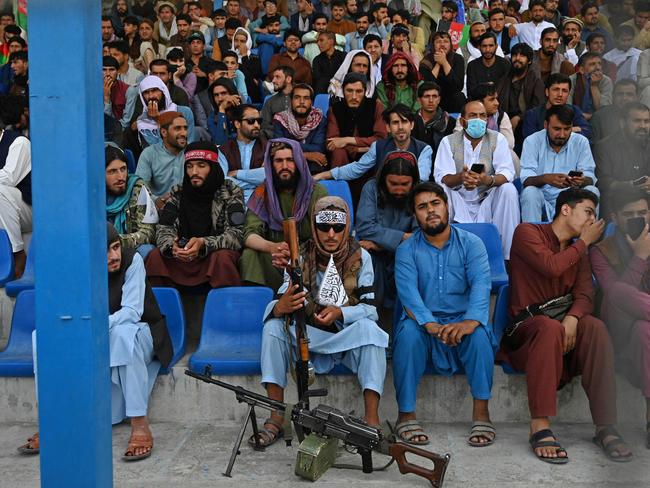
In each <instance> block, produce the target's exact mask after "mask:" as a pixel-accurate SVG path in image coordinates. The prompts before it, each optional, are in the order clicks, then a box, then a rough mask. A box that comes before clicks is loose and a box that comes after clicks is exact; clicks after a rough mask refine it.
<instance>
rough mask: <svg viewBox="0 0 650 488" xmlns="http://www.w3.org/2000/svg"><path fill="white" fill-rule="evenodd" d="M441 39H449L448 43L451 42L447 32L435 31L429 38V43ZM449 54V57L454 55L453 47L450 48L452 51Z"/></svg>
mask: <svg viewBox="0 0 650 488" xmlns="http://www.w3.org/2000/svg"><path fill="white" fill-rule="evenodd" d="M443 37H444V38H445V39H449V42H451V35H450V34H449V32H446V31H437V32H434V33H433V35H432V36H431V43H433V42H434V41H435V40H436V39H442V38H443ZM449 54H451V55H453V54H454V49H453V46H452V49H451V51H450V52H449Z"/></svg>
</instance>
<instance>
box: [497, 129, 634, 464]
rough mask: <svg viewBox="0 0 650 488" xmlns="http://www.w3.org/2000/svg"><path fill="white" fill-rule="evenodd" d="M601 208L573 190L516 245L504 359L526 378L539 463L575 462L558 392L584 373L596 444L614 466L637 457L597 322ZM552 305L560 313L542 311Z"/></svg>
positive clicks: (524, 229) (520, 234)
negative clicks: (593, 251) (559, 431)
mask: <svg viewBox="0 0 650 488" xmlns="http://www.w3.org/2000/svg"><path fill="white" fill-rule="evenodd" d="M569 133H570V132H569V131H568V130H567V134H569ZM572 137H575V135H572ZM578 137H579V136H578ZM524 150H525V149H524ZM597 205H598V197H597V196H596V195H594V194H593V193H591V192H589V191H586V190H585V189H580V188H571V189H569V190H566V191H564V192H562V193H560V195H559V196H558V197H557V203H556V205H555V209H554V212H553V214H554V215H555V217H554V219H553V222H552V223H551V224H522V225H520V226H519V227H517V231H516V232H515V236H514V239H513V245H512V259H511V261H510V306H509V309H508V314H509V316H510V317H511V318H512V322H511V325H509V326H508V327H507V328H506V330H505V334H504V336H503V340H502V342H501V351H499V353H498V355H497V358H498V359H499V360H500V361H503V362H506V363H509V364H510V365H511V366H512V367H513V368H514V369H515V370H516V371H518V372H522V373H526V384H527V390H528V407H529V410H530V416H531V422H530V438H529V443H530V445H531V448H532V449H533V452H534V453H535V455H536V456H537V458H538V459H539V460H540V461H543V462H546V463H551V464H566V463H567V462H569V456H568V454H567V452H566V450H565V449H564V448H563V447H562V445H561V444H560V443H559V442H558V437H557V436H556V435H555V434H554V433H553V432H552V431H551V422H550V418H551V417H555V416H556V415H557V390H559V389H561V388H562V387H563V386H564V385H566V384H567V383H569V382H570V381H571V380H572V379H573V378H575V377H576V376H579V375H582V378H581V382H582V386H583V388H584V390H585V393H586V394H587V398H588V399H589V409H590V411H591V416H592V419H593V422H594V424H595V426H596V432H595V436H594V438H593V441H594V442H595V443H596V444H597V445H598V446H599V447H600V448H602V450H603V452H604V453H605V454H606V455H607V457H608V458H609V459H610V460H612V461H630V460H631V459H632V453H631V452H630V449H629V448H628V447H627V445H626V444H625V442H624V441H623V439H622V438H621V436H620V434H619V433H618V432H617V431H616V429H615V424H616V379H615V376H614V351H613V350H612V342H611V339H610V337H609V334H608V333H607V328H606V327H605V324H603V323H602V322H601V321H600V320H598V319H597V318H596V317H594V316H593V308H594V303H593V302H594V299H593V295H594V293H593V284H592V274H591V268H590V265H589V256H588V248H589V246H590V245H591V244H593V243H595V242H596V241H598V239H599V238H600V236H601V234H602V232H603V229H604V227H605V222H604V221H603V220H596V207H597ZM547 303H554V304H555V307H554V309H553V310H551V309H549V307H545V308H541V307H542V305H545V304H547Z"/></svg>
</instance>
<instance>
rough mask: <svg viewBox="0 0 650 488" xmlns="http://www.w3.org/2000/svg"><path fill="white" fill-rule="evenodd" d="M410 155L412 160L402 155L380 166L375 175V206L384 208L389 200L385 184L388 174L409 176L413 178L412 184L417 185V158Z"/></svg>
mask: <svg viewBox="0 0 650 488" xmlns="http://www.w3.org/2000/svg"><path fill="white" fill-rule="evenodd" d="M411 155H412V156H413V160H412V161H409V160H408V159H406V158H404V157H395V158H393V159H391V160H390V161H389V162H388V163H386V164H384V165H383V166H382V167H381V170H380V171H379V174H378V175H377V206H378V207H379V208H384V207H385V206H386V203H387V202H388V200H389V198H388V187H387V186H386V177H387V176H388V175H398V176H410V177H411V178H412V179H413V185H417V184H418V182H419V181H420V172H419V170H418V158H417V157H415V155H413V154H411Z"/></svg>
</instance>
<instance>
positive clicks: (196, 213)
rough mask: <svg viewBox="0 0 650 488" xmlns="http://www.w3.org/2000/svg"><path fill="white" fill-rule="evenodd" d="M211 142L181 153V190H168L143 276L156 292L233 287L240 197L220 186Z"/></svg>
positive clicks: (240, 218) (239, 231) (229, 187)
mask: <svg viewBox="0 0 650 488" xmlns="http://www.w3.org/2000/svg"><path fill="white" fill-rule="evenodd" d="M217 151H218V150H217V147H216V146H215V145H214V144H212V143H211V142H194V143H192V144H190V145H189V146H187V150H186V151H185V174H184V175H183V184H182V185H180V186H175V187H174V188H172V191H171V195H170V197H169V200H168V201H167V203H166V204H165V207H164V208H163V209H162V211H161V212H160V221H159V223H158V227H157V229H156V245H157V246H158V247H157V248H156V249H154V250H153V251H151V253H150V254H149V257H148V258H147V275H148V276H149V277H150V280H151V283H152V284H153V285H156V286H170V285H171V286H173V285H180V286H190V287H194V286H201V285H203V286H205V285H206V284H207V285H209V286H210V288H220V287H223V286H239V285H240V284H241V281H240V279H239V272H238V271H237V261H238V259H239V252H240V251H241V248H242V244H243V237H242V236H243V232H244V215H245V214H244V194H243V192H242V190H241V188H239V187H238V186H237V185H236V184H235V183H233V182H232V181H230V180H226V179H225V178H224V175H223V171H221V167H220V166H219V162H218V155H217Z"/></svg>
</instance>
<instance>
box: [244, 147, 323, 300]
mask: <svg viewBox="0 0 650 488" xmlns="http://www.w3.org/2000/svg"><path fill="white" fill-rule="evenodd" d="M326 195H327V191H326V190H325V188H323V187H322V186H321V185H320V184H317V183H314V179H313V178H312V176H311V174H310V173H309V166H308V165H307V160H306V159H305V157H304V156H303V153H302V149H301V148H300V144H299V143H298V142H296V141H292V140H290V139H272V140H270V141H269V143H268V144H267V145H266V151H265V155H264V182H263V183H262V184H260V185H259V186H258V187H257V188H256V189H255V192H254V193H253V196H251V198H250V200H248V213H247V214H246V227H245V229H244V246H245V249H244V252H243V253H242V257H241V260H240V262H239V269H240V272H241V277H242V281H243V282H244V283H248V284H254V285H257V286H268V287H269V288H272V289H273V290H278V288H280V285H282V282H283V275H284V268H285V267H286V266H287V263H288V262H289V261H288V260H289V246H288V245H287V243H286V242H284V230H283V227H282V222H283V221H284V219H285V218H287V217H294V218H295V219H296V225H297V227H298V239H299V241H300V242H301V243H302V242H305V241H307V240H308V239H310V238H311V237H312V221H313V209H314V204H315V202H316V201H317V200H318V199H319V198H322V197H324V196H326Z"/></svg>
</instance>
